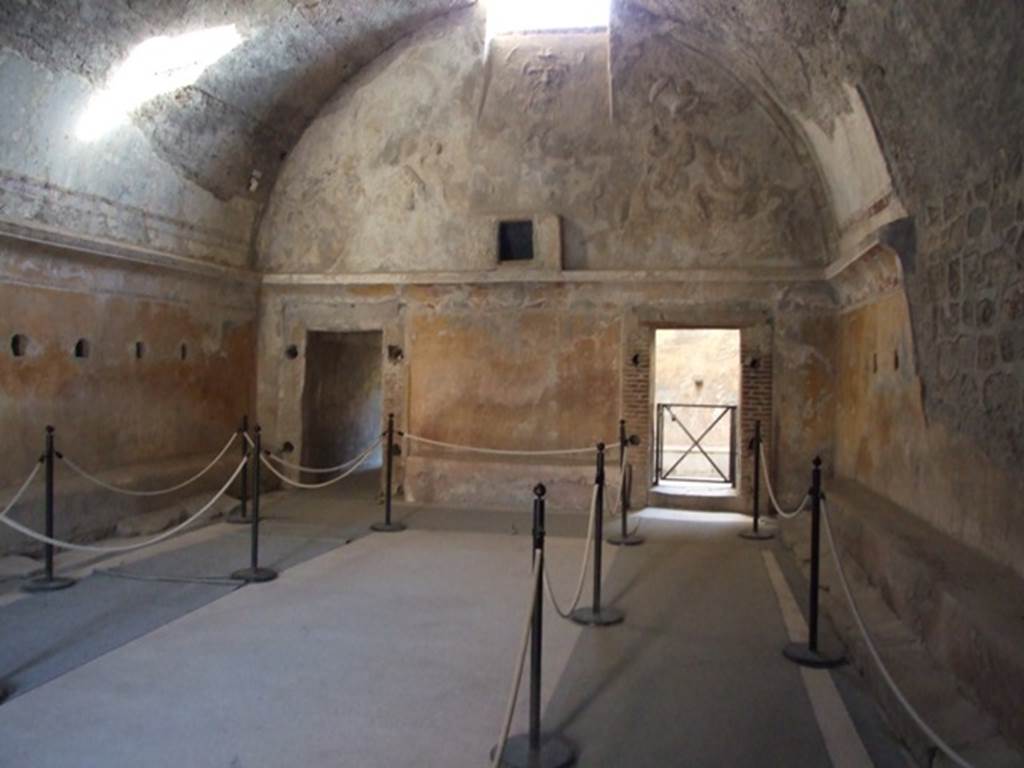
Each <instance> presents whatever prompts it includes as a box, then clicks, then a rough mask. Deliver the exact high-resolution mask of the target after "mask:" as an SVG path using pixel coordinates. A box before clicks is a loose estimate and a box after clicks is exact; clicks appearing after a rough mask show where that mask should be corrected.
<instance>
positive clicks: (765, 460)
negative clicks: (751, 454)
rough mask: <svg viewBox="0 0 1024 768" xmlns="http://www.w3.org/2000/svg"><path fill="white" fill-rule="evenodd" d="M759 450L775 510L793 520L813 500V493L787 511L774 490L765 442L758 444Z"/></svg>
mask: <svg viewBox="0 0 1024 768" xmlns="http://www.w3.org/2000/svg"><path fill="white" fill-rule="evenodd" d="M758 450H759V451H760V452H761V467H762V469H763V474H764V484H765V487H766V488H767V489H768V498H769V499H771V502H772V506H773V507H775V511H776V512H777V513H778V515H779V517H781V518H783V519H785V520H792V519H793V518H795V517H799V515H800V513H801V512H803V511H804V509H806V508H807V502H808V501H810V500H811V495H810V494H807V495H806V496H804V500H803V501H801V502H800V506H799V507H797V508H796V509H795V510H794V511H793V512H787V511H786V510H784V509H783V508H782V507H781V506H780V505H779V501H778V499H776V498H775V491H774V490H772V479H771V477H770V476H769V474H770V473H769V472H768V458H767V457H766V456H765V455H764V443H761V444H760V445H759V446H758Z"/></svg>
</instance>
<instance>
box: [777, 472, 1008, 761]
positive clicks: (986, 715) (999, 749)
mask: <svg viewBox="0 0 1024 768" xmlns="http://www.w3.org/2000/svg"><path fill="white" fill-rule="evenodd" d="M828 495H829V506H828V509H829V513H830V519H831V520H832V523H833V527H834V531H835V535H836V538H837V546H838V547H839V549H840V552H841V554H842V556H843V558H844V560H843V562H844V564H845V567H846V568H847V570H848V572H849V575H850V577H851V579H852V580H853V581H854V588H855V592H856V593H857V598H858V600H859V601H860V602H861V603H862V605H861V608H862V611H863V612H866V613H870V614H871V616H872V618H871V619H866V620H867V621H868V624H869V626H872V627H874V628H875V634H876V638H875V639H876V643H877V644H878V645H879V646H880V649H881V650H880V652H881V654H882V656H883V658H884V659H885V660H886V661H887V662H888V663H889V664H890V668H891V671H892V673H893V675H894V676H895V677H896V679H897V681H898V682H900V683H901V684H907V685H908V686H909V688H908V690H907V695H908V697H909V698H910V699H911V701H912V703H914V704H915V706H918V707H920V708H921V710H922V714H923V715H924V716H925V719H929V717H930V718H932V721H933V727H935V728H936V730H938V731H939V732H940V734H941V735H943V736H944V737H945V738H947V739H949V740H950V741H952V742H953V744H954V746H957V745H960V746H963V747H964V748H965V749H971V750H973V751H974V754H975V755H977V757H978V764H980V765H1019V764H1020V763H1019V762H1016V761H1019V760H1020V755H1019V753H1018V754H1013V752H1012V751H1009V750H1008V749H1007V746H1008V745H1007V744H1006V743H1005V742H1004V741H1003V737H1005V739H1007V740H1009V741H1010V742H1014V743H1015V746H1016V747H1017V748H1018V749H1019V748H1021V747H1024V718H1021V717H1020V713H1021V712H1024V613H1022V610H1021V606H1022V605H1024V582H1022V581H1021V580H1020V579H1019V578H1018V577H1016V576H1015V575H1014V574H1013V573H1012V572H1011V571H1010V570H1009V569H1007V568H1004V567H1002V566H999V565H996V564H994V563H992V562H990V561H988V560H986V559H985V558H984V557H983V556H981V555H980V554H978V553H977V552H975V551H973V550H971V549H970V548H968V547H966V546H965V545H963V544H960V543H958V542H956V541H954V540H953V539H951V538H949V537H947V536H945V535H944V534H942V533H940V532H938V531H936V530H935V529H934V528H932V527H931V526H929V525H928V524H927V523H925V522H924V521H922V520H920V519H918V518H916V517H914V516H913V515H911V514H910V513H909V512H908V511H906V510H905V509H903V508H901V507H899V506H897V505H895V504H893V503H892V502H890V501H888V500H887V499H885V498H883V497H880V496H878V495H877V494H874V493H872V492H871V491H870V490H869V489H867V488H865V487H864V486H862V485H860V484H859V483H856V482H854V481H852V480H848V479H843V478H834V479H831V480H830V481H829V482H828ZM808 528H809V519H808V517H807V516H806V515H805V516H803V517H802V518H801V520H800V521H799V522H798V523H796V524H792V523H788V524H786V525H785V526H784V531H785V535H786V539H787V541H788V543H789V544H790V545H791V546H793V548H794V549H795V551H796V553H797V555H798V557H805V556H806V553H807V551H808V541H809V532H808ZM823 552H825V553H826V554H825V555H824V557H825V559H824V560H823V562H822V573H823V593H822V600H823V604H824V605H825V607H826V609H827V610H829V612H830V613H831V614H832V616H833V619H834V621H835V622H836V624H837V627H838V628H839V629H840V631H841V634H842V635H843V636H844V640H846V641H847V642H848V643H849V644H850V650H851V655H852V656H853V657H854V658H855V660H856V662H857V664H858V666H860V667H861V668H862V669H863V671H864V673H865V675H866V677H867V678H868V680H869V681H871V683H872V685H873V687H874V689H875V692H876V695H877V696H878V698H879V700H880V701H881V702H882V703H883V705H884V706H885V708H886V709H887V712H888V714H889V716H890V718H891V720H892V721H893V722H894V724H895V726H896V727H897V729H898V730H899V731H900V732H901V735H902V736H903V737H904V738H905V739H906V740H907V741H908V743H910V744H911V746H912V748H914V751H915V752H916V753H917V754H918V755H919V756H923V755H925V754H926V753H927V750H928V749H929V747H930V745H929V744H928V743H927V742H926V741H924V740H923V737H922V736H921V734H920V731H919V729H918V728H917V727H916V726H915V725H914V724H913V723H912V722H911V721H910V720H909V718H908V717H907V716H906V714H905V713H904V712H903V711H902V708H901V707H900V705H899V704H898V703H897V702H896V701H895V700H894V699H893V697H892V696H891V694H889V692H888V690H887V689H886V687H885V684H884V682H883V681H882V680H881V678H880V676H879V675H878V674H877V671H876V670H875V668H874V665H873V662H871V660H870V659H869V658H868V656H867V649H866V647H865V646H864V645H863V642H862V641H861V640H860V638H859V634H858V632H857V630H856V627H855V626H854V625H853V621H852V617H851V615H850V613H849V610H848V608H847V606H846V602H845V598H844V597H843V596H842V594H841V591H840V589H839V585H838V582H837V580H836V577H835V574H834V568H833V565H832V562H831V556H830V555H828V554H827V548H826V547H825V545H824V544H823ZM922 644H923V647H922ZM961 692H963V693H964V694H966V696H964V695H962V694H961ZM936 764H937V765H940V764H943V763H941V762H937V763H936Z"/></svg>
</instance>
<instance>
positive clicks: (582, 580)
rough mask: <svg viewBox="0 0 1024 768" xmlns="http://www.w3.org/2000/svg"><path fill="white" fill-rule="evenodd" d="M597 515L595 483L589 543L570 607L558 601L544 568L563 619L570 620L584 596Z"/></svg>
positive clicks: (591, 499)
mask: <svg viewBox="0 0 1024 768" xmlns="http://www.w3.org/2000/svg"><path fill="white" fill-rule="evenodd" d="M596 517H597V485H594V493H593V495H592V496H591V497H590V518H589V521H588V523H587V543H586V545H585V546H584V548H583V562H582V564H581V565H580V576H579V581H578V582H577V583H576V592H575V595H574V596H573V599H572V605H570V606H569V608H568V609H566V610H562V606H561V605H560V604H559V602H558V598H557V597H556V596H555V590H554V589H553V588H552V586H551V577H550V575H549V574H548V569H547V568H546V567H545V568H544V587H545V589H546V590H547V593H548V597H549V598H551V604H552V605H553V606H554V608H555V612H556V613H557V614H558V615H559V616H561V617H562V618H563V619H566V620H568V619H569V616H570V615H571V614H572V612H573V611H575V610H576V609H577V608H578V607H579V604H580V598H581V597H582V596H583V586H584V584H585V583H586V580H587V566H588V565H590V550H591V545H592V544H593V541H594V519H595V518H596Z"/></svg>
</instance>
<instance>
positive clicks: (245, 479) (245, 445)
mask: <svg viewBox="0 0 1024 768" xmlns="http://www.w3.org/2000/svg"><path fill="white" fill-rule="evenodd" d="M238 433H239V434H240V435H241V436H242V458H243V459H247V458H249V456H250V453H249V440H248V437H249V417H248V416H243V417H242V426H241V427H240V428H239V430H238ZM256 460H257V461H259V456H257V457H256ZM239 478H240V479H239V483H240V484H241V485H240V490H239V493H238V508H237V509H233V510H231V512H230V513H229V514H228V516H227V517H226V518H224V519H225V521H226V522H229V523H240V524H241V523H248V522H249V514H248V507H249V464H248V463H246V464H245V466H243V467H242V473H241V474H240V475H239Z"/></svg>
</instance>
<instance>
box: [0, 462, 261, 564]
mask: <svg viewBox="0 0 1024 768" xmlns="http://www.w3.org/2000/svg"><path fill="white" fill-rule="evenodd" d="M247 461H248V459H242V460H241V461H240V462H239V463H238V466H237V467H236V468H235V471H234V472H232V473H231V477H229V478H228V481H227V482H226V483H224V487H223V488H221V489H220V490H219V491H218V492H217V495H216V496H214V497H213V498H212V499H210V501H209V502H208V503H207V504H206V505H205V506H204V507H203V508H202V509H200V510H199V511H198V512H196V513H195V514H194V515H192V516H191V517H190V518H188V519H187V520H186V521H185V522H183V523H182V524H181V525H179V526H177V527H175V528H172V529H171V530H169V531H165V532H164V533H161V534H160V535H159V536H154V537H153V538H152V539H147V540H146V541H141V542H139V543H137V544H127V545H124V546H114V547H100V546H94V545H91V544H72V543H71V542H69V541H61V540H60V539H51V538H50V537H49V536H44V535H43V534H41V533H39V532H37V531H34V530H32V529H31V528H29V527H28V526H25V525H22V524H21V523H18V522H15V521H14V520H11V519H10V518H8V517H6V514H7V512H6V511H5V512H4V514H3V515H0V523H3V524H4V525H7V526H9V527H11V528H13V529H14V530H16V531H18V532H19V533H23V534H25V535H26V536H28V537H29V538H31V539H35V540H36V541H41V542H42V543H43V544H52V545H53V546H55V547H60V548H61V549H71V550H76V551H79V552H102V553H109V552H132V551H134V550H136V549H144V548H145V547H150V546H152V545H154V544H159V543H160V542H161V541H165V540H167V539H169V538H171V536H174V535H175V534H176V533H178V532H179V531H182V530H184V529H185V528H187V527H188V526H190V525H192V523H194V522H195V521H196V520H198V519H199V518H200V517H202V516H203V515H205V514H206V513H207V512H209V511H210V509H212V508H213V505H214V504H216V503H217V501H218V500H219V499H220V497H221V496H223V495H224V494H225V493H227V490H228V488H230V487H231V484H232V483H233V482H234V481H235V478H236V477H238V474H239V473H240V472H241V471H242V467H244V466H245V464H246V462H247Z"/></svg>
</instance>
